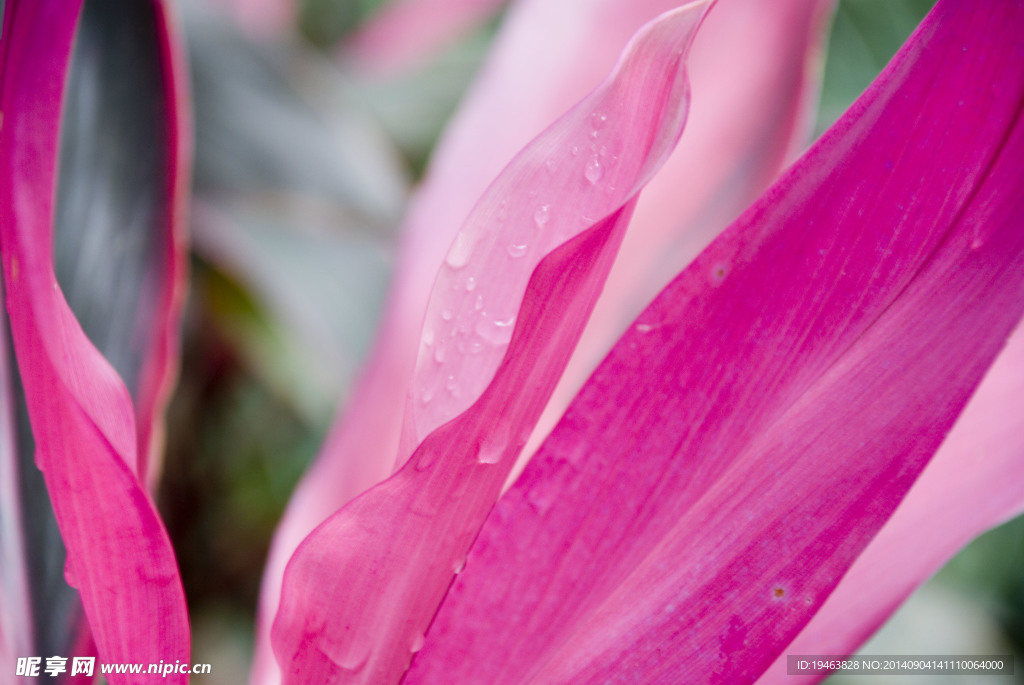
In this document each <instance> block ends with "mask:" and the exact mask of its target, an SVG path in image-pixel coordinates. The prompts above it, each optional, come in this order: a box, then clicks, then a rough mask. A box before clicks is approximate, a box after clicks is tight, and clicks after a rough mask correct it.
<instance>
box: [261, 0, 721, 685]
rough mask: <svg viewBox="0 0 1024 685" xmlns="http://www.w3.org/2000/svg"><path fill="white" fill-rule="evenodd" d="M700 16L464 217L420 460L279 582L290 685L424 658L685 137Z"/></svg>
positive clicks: (417, 386) (693, 9)
mask: <svg viewBox="0 0 1024 685" xmlns="http://www.w3.org/2000/svg"><path fill="white" fill-rule="evenodd" d="M706 6H707V3H693V4H691V5H688V6H685V7H682V8H679V9H677V10H674V11H671V12H668V13H666V14H665V15H662V16H661V17H659V19H658V20H656V21H654V22H651V23H650V24H649V25H647V26H646V27H645V28H644V29H643V30H642V31H641V32H640V33H638V34H637V36H636V37H635V38H634V40H633V41H632V42H631V44H630V46H629V47H628V48H627V50H626V52H625V53H624V55H623V58H622V61H621V62H620V64H619V66H618V67H617V69H616V70H615V72H613V74H612V76H610V77H609V79H608V80H607V81H606V82H605V83H604V84H602V85H601V87H599V88H598V89H597V90H595V91H594V93H592V94H591V95H590V96H588V97H587V98H585V99H584V100H583V101H581V102H580V103H579V104H578V105H577V106H576V107H574V108H573V109H572V110H570V112H569V113H567V114H566V115H565V116H564V117H563V118H562V119H561V120H559V121H558V122H557V123H556V124H554V125H553V126H552V127H551V128H550V129H548V130H547V131H545V132H544V133H543V134H542V135H541V136H539V137H538V138H537V139H536V140H534V141H533V143H531V145H530V146H528V147H527V148H526V149H525V150H524V151H523V152H522V153H521V154H520V155H519V156H518V157H516V159H515V160H513V162H512V163H511V164H510V165H509V167H508V168H506V170H505V171H504V172H503V173H502V175H501V176H499V178H498V179H497V180H496V181H495V183H494V184H493V185H492V186H491V188H490V189H489V190H488V192H487V193H486V194H485V196H484V197H483V198H482V199H481V201H480V203H479V204H478V205H477V207H476V208H475V209H474V210H473V212H472V213H471V214H470V217H469V219H468V220H467V222H466V224H465V225H464V227H463V229H462V231H461V232H460V233H459V235H458V237H457V238H456V240H455V243H454V244H453V246H452V248H451V250H450V252H449V254H448V258H447V261H446V267H445V269H444V270H443V271H442V273H441V275H440V276H439V277H438V281H437V284H436V285H435V289H434V291H433V294H432V296H431V302H430V305H429V306H428V308H427V312H428V313H427V321H426V323H425V325H424V330H423V335H422V340H421V347H420V355H419V360H418V363H417V373H416V376H415V377H414V380H413V385H412V388H413V391H412V395H411V397H410V403H409V408H408V410H407V413H406V426H407V432H406V434H405V436H406V437H407V438H408V439H409V440H410V443H409V444H413V442H416V441H419V440H421V439H422V440H423V441H422V443H421V444H419V446H418V447H417V448H416V452H415V455H414V456H413V457H412V458H411V459H410V460H409V461H408V462H407V463H406V465H405V466H404V467H403V468H402V469H401V470H400V471H399V472H398V473H397V474H396V475H395V476H394V477H393V478H391V479H389V480H388V481H386V482H385V483H383V484H381V485H380V486H378V487H376V488H374V489H372V490H370V491H368V492H367V493H364V494H363V495H361V496H360V497H358V498H357V499H355V500H354V501H353V502H351V503H350V504H349V505H348V506H346V507H345V508H344V509H342V510H341V511H340V512H339V513H338V514H336V515H334V516H333V517H331V518H330V519H328V520H327V521H326V522H325V523H324V524H323V525H321V526H320V527H319V528H318V529H317V530H316V531H314V533H313V534H312V535H311V536H310V537H309V538H307V540H306V541H305V542H304V543H303V544H302V545H301V546H300V547H299V549H298V551H297V552H296V555H295V556H294V557H293V558H292V561H291V562H290V563H289V567H288V570H287V571H286V573H285V582H284V587H283V590H282V600H281V608H280V609H279V611H278V616H277V620H276V621H275V624H274V629H273V634H274V642H275V653H276V654H277V656H278V659H279V661H280V662H281V663H282V668H283V670H284V676H285V681H286V682H322V681H339V682H345V681H347V682H395V681H397V680H398V678H399V677H400V676H401V674H402V673H403V672H404V670H405V667H406V665H407V664H408V660H409V659H410V657H411V655H412V653H414V652H415V651H418V650H419V649H420V647H421V646H422V634H423V631H424V629H425V628H426V625H427V623H428V622H429V620H430V617H431V616H432V615H433V613H434V611H435V610H436V607H437V604H438V603H439V602H440V600H441V597H442V596H443V594H444V591H445V589H446V588H447V586H448V584H449V583H450V581H451V578H452V576H453V574H454V573H456V572H457V571H458V568H459V563H460V559H462V558H463V556H464V554H465V552H466V549H467V548H468V546H469V544H470V542H471V541H472V539H473V537H474V535H475V534H476V530H477V526H478V525H479V523H480V522H481V521H482V520H483V517H484V516H485V515H486V512H487V511H488V510H489V508H490V507H491V505H492V504H493V501H494V499H495V498H496V496H497V494H498V492H500V489H501V485H502V482H503V480H504V478H505V477H506V476H507V474H508V471H509V469H510V468H511V466H512V463H513V462H514V460H515V457H516V455H517V454H518V452H519V450H520V449H521V448H522V445H523V443H524V442H525V440H526V438H527V436H528V435H529V431H530V430H532V428H533V426H534V424H535V422H536V420H537V417H538V416H539V415H540V412H541V411H542V410H543V407H544V405H545V403H546V402H547V399H548V398H549V397H550V393H551V390H552V389H553V388H554V385H555V383H556V382H557V379H558V377H559V375H560V374H561V371H562V370H563V369H564V365H565V363H566V361H567V360H568V357H569V355H570V354H571V352H572V349H573V347H574V346H575V344H576V342H577V340H578V338H579V334H580V332H581V331H582V327H583V323H584V322H585V320H586V317H587V316H588V315H589V313H590V311H591V309H592V307H593V303H594V301H595V300H596V298H597V295H598V293H599V292H600V289H601V286H602V284H603V280H604V278H605V276H606V275H607V271H608V269H609V268H610V264H611V260H612V258H613V257H614V254H615V250H616V248H617V247H618V244H619V242H620V241H621V238H622V234H623V231H624V229H625V226H626V224H627V223H628V220H629V217H630V215H631V213H632V211H633V207H634V205H635V202H636V195H637V193H639V191H640V189H641V188H642V187H643V185H644V184H645V183H646V182H647V181H648V180H649V179H650V177H651V176H652V175H653V174H654V173H655V171H656V170H657V168H658V167H659V166H660V165H661V163H662V162H663V161H664V159H665V158H666V157H667V155H668V153H669V152H670V151H671V149H672V147H673V146H674V144H675V142H676V141H677V140H678V137H679V135H680V133H681V131H682V125H683V122H684V120H685V109H686V108H685V102H686V90H687V89H686V80H685V76H684V72H683V59H684V54H685V52H686V49H687V47H688V45H689V42H690V40H691V38H692V35H693V32H694V31H695V29H696V27H697V25H698V24H699V22H700V19H701V18H702V17H703V14H704V11H705V10H706ZM637 103H641V104H639V105H638V104H637ZM535 269H536V270H535ZM531 273H532V274H533V275H532V276H531ZM442 424H443V425H442ZM435 429H436V430H435Z"/></svg>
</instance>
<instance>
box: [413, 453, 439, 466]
mask: <svg viewBox="0 0 1024 685" xmlns="http://www.w3.org/2000/svg"><path fill="white" fill-rule="evenodd" d="M436 457H437V452H435V451H434V450H432V449H424V450H422V451H421V452H420V454H419V456H418V457H416V470H417V471H425V470H426V469H429V468H430V467H431V466H432V465H433V463H434V462H435V461H436Z"/></svg>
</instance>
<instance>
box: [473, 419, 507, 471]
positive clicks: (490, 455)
mask: <svg viewBox="0 0 1024 685" xmlns="http://www.w3.org/2000/svg"><path fill="white" fill-rule="evenodd" d="M508 434H509V425H508V423H506V422H504V421H502V422H501V423H499V424H498V425H497V426H495V427H494V430H492V431H491V432H490V433H488V434H487V435H485V436H484V438H483V440H481V441H480V449H479V450H478V451H477V453H476V460H477V461H478V462H480V463H481V464H497V463H498V462H499V461H501V458H502V457H503V456H504V455H505V450H507V449H508Z"/></svg>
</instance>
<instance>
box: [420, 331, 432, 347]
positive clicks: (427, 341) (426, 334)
mask: <svg viewBox="0 0 1024 685" xmlns="http://www.w3.org/2000/svg"><path fill="white" fill-rule="evenodd" d="M423 344H424V345H426V346H427V347H430V346H431V345H433V344H434V329H433V328H424V329H423Z"/></svg>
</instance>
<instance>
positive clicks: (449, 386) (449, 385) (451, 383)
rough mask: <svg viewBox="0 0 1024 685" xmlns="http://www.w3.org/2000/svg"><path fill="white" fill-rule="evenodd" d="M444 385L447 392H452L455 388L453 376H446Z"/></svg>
mask: <svg viewBox="0 0 1024 685" xmlns="http://www.w3.org/2000/svg"><path fill="white" fill-rule="evenodd" d="M444 387H445V389H446V390H448V391H449V392H454V391H455V388H456V384H455V376H448V380H447V381H446V382H445V384H444Z"/></svg>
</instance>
